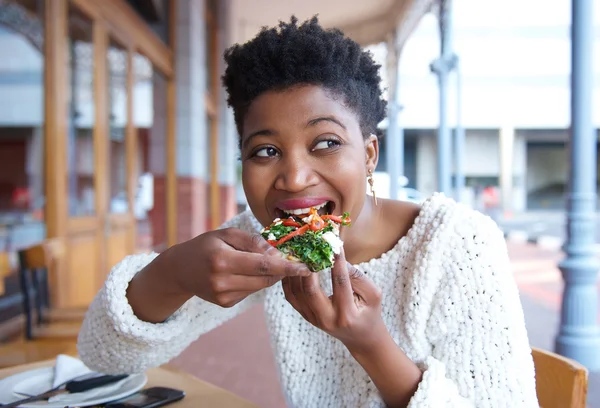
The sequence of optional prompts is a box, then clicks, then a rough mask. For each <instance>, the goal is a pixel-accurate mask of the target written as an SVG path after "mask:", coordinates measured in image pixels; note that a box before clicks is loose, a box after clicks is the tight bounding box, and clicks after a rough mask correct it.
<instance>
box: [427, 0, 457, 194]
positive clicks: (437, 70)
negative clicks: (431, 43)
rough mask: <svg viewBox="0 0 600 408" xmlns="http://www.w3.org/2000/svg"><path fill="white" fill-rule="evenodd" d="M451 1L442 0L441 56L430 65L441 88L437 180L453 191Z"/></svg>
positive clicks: (441, 186)
mask: <svg viewBox="0 0 600 408" xmlns="http://www.w3.org/2000/svg"><path fill="white" fill-rule="evenodd" d="M451 2H452V0H440V12H439V26H440V44H441V46H440V56H439V58H437V59H436V60H435V61H433V62H432V63H431V65H430V69H431V71H432V72H433V73H434V74H436V75H437V77H438V88H439V116H440V119H439V128H438V134H437V181H438V188H437V190H438V191H439V192H442V193H444V194H446V195H450V193H451V182H452V174H451V172H452V168H451V135H450V128H449V127H448V74H449V73H450V72H452V70H453V69H454V67H455V65H456V56H455V55H454V54H453V53H452V50H451V44H452V41H451V38H450V36H451V33H452V27H451V22H452V19H451V14H450V13H451Z"/></svg>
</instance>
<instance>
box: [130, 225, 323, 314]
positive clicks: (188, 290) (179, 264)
mask: <svg viewBox="0 0 600 408" xmlns="http://www.w3.org/2000/svg"><path fill="white" fill-rule="evenodd" d="M311 273H312V272H310V270H309V269H308V268H307V267H306V265H304V264H302V263H297V262H292V261H288V260H286V259H284V258H283V257H282V256H281V253H280V252H279V251H278V250H277V249H275V248H273V247H272V246H271V245H270V244H269V243H268V242H266V241H265V239H264V238H263V237H262V236H260V235H259V234H250V233H248V232H245V231H242V230H240V229H237V228H228V229H222V230H215V231H210V232H206V233H204V234H201V235H199V236H197V237H196V238H193V239H191V240H189V241H186V242H183V243H181V244H177V245H175V246H172V247H170V248H169V249H167V250H166V251H165V252H163V253H162V254H160V255H159V256H158V257H156V259H154V261H152V262H151V263H150V264H148V265H147V266H146V267H145V268H144V269H143V270H142V271H140V272H139V273H138V274H137V275H136V276H135V277H134V278H133V279H132V281H131V282H130V284H129V287H128V290H127V298H128V301H129V304H130V305H131V307H132V309H133V311H134V313H135V314H136V315H137V317H138V318H139V319H141V320H145V321H148V322H152V323H158V322H162V321H164V320H166V319H167V318H168V317H169V316H171V315H172V314H173V313H174V312H175V311H177V310H178V309H179V308H180V307H181V306H182V305H183V304H184V303H185V302H186V301H188V300H189V299H190V298H191V297H192V296H198V297H199V298H202V299H204V300H206V301H207V302H211V303H214V304H216V305H219V306H222V307H232V306H234V305H235V304H237V303H239V302H240V301H242V300H243V299H244V298H246V297H247V296H248V295H250V294H252V293H254V292H257V291H259V290H261V289H264V288H266V287H269V286H272V285H274V284H275V283H277V282H279V281H280V280H282V279H283V278H285V277H288V276H290V277H291V276H309V275H310V274H311ZM157 299H159V300H160V301H157Z"/></svg>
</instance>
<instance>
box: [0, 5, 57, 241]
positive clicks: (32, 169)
mask: <svg viewBox="0 0 600 408" xmlns="http://www.w3.org/2000/svg"><path fill="white" fill-rule="evenodd" d="M42 16H43V10H42V9H41V4H40V2H30V1H24V0H9V1H0V251H6V250H16V249H19V248H23V247H26V246H28V245H31V244H34V243H36V242H39V241H41V240H43V239H44V238H45V234H46V233H45V227H44V225H45V224H44V204H45V194H44V135H43V131H44V53H43V50H44V26H43V18H42Z"/></svg>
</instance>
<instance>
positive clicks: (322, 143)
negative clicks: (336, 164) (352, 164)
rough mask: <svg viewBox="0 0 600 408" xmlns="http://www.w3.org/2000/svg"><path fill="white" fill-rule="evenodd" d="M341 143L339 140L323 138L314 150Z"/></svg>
mask: <svg viewBox="0 0 600 408" xmlns="http://www.w3.org/2000/svg"><path fill="white" fill-rule="evenodd" d="M339 145H340V142H338V141H337V140H322V141H320V142H319V143H317V144H316V145H315V147H313V150H323V149H331V148H333V147H337V146H339Z"/></svg>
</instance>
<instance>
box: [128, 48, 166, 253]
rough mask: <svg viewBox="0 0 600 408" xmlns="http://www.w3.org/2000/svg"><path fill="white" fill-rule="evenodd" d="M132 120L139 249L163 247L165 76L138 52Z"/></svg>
mask: <svg viewBox="0 0 600 408" xmlns="http://www.w3.org/2000/svg"><path fill="white" fill-rule="evenodd" d="M133 69H134V83H135V86H134V91H133V123H134V126H135V129H136V130H135V133H136V135H137V146H138V148H137V152H136V153H137V158H136V163H137V169H136V174H137V175H138V183H137V190H136V197H135V208H134V212H135V216H136V220H137V232H138V242H137V246H138V249H140V250H144V251H147V250H154V251H157V252H160V251H163V250H164V249H166V248H167V190H166V174H167V173H166V170H167V79H166V78H165V77H164V76H163V75H162V74H161V73H160V72H158V71H155V70H154V69H153V67H152V63H151V62H150V60H148V59H147V58H146V57H144V56H142V55H139V54H138V55H136V56H135V58H134V61H133Z"/></svg>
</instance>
